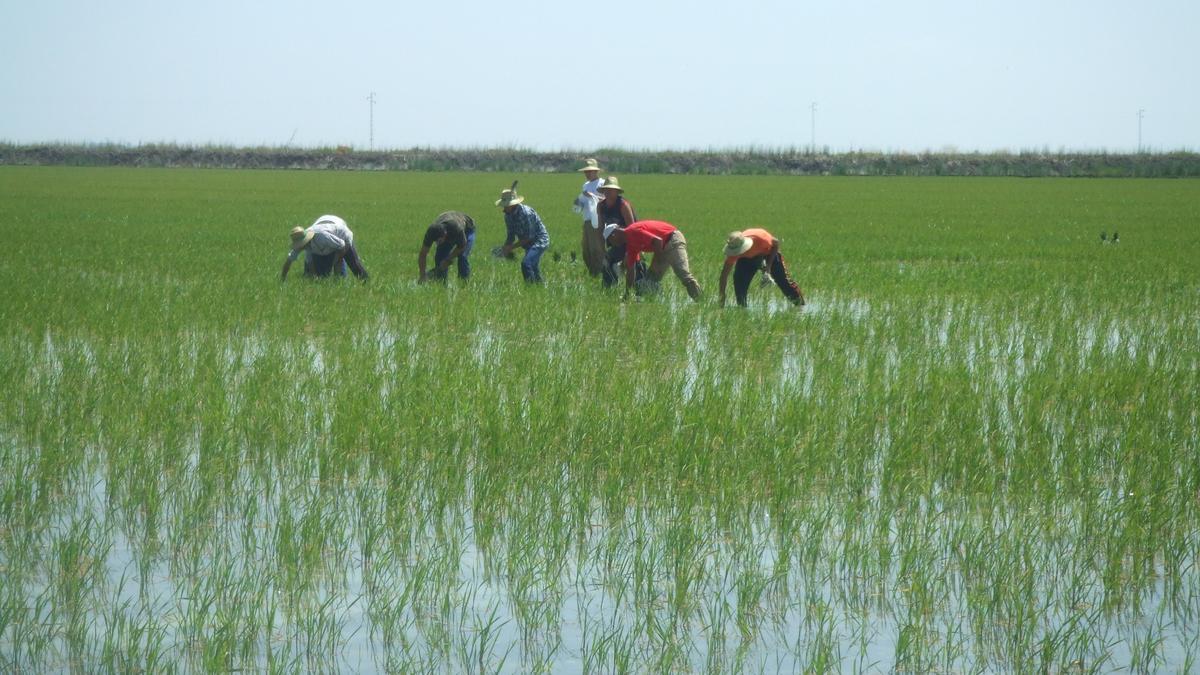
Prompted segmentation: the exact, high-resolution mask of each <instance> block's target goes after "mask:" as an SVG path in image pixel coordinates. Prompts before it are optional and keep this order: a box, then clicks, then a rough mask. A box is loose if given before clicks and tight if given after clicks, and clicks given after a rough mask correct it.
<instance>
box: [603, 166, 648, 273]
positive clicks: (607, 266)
mask: <svg viewBox="0 0 1200 675" xmlns="http://www.w3.org/2000/svg"><path fill="white" fill-rule="evenodd" d="M600 193H601V194H602V195H604V199H603V201H601V202H600V203H599V204H597V205H596V215H597V216H598V217H599V218H600V222H601V223H603V224H605V225H609V224H616V225H617V226H618V227H629V226H630V225H632V224H633V223H635V222H637V213H636V212H635V211H634V210H633V203H632V202H630V201H629V200H628V199H626V198H625V190H624V189H623V188H622V187H621V184H620V183H619V182H618V181H617V177H616V176H609V177H608V178H605V179H604V182H603V183H602V184H601V185H600ZM624 259H625V247H624V246H612V247H610V248H609V249H608V251H607V252H606V254H605V260H604V273H603V279H604V286H605V287H606V288H607V287H611V286H613V285H614V284H616V283H617V281H619V280H620V275H619V270H620V265H621V261H622V260H624ZM638 267H639V268H640V269H639V274H640V273H643V272H645V269H644V268H645V265H644V264H641V263H639V264H638Z"/></svg>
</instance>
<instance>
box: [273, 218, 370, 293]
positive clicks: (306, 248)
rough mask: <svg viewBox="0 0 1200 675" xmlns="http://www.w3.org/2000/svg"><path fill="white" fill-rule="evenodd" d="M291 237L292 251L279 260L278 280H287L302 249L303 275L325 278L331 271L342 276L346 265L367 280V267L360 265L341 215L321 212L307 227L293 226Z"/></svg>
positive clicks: (348, 230) (360, 260)
mask: <svg viewBox="0 0 1200 675" xmlns="http://www.w3.org/2000/svg"><path fill="white" fill-rule="evenodd" d="M291 239H292V250H291V252H290V253H289V254H288V257H287V260H285V261H284V262H283V272H281V273H280V280H281V281H287V275H288V269H290V268H291V266H292V263H293V262H295V261H296V259H297V258H299V257H300V253H301V252H304V276H306V277H327V276H330V275H331V274H333V273H334V272H335V271H336V272H337V274H339V275H340V276H346V266H349V267H350V271H352V272H354V276H356V277H358V278H359V279H361V280H363V281H366V280H367V278H368V274H367V270H366V269H364V268H363V265H362V259H361V258H359V257H358V250H357V249H355V248H354V233H353V232H351V231H350V228H349V227H347V225H346V221H344V220H342V219H341V218H339V217H337V216H332V215H325V216H321V217H320V218H317V220H316V222H314V223H313V224H312V225H310V226H308V227H307V228H304V227H294V228H292V232H291Z"/></svg>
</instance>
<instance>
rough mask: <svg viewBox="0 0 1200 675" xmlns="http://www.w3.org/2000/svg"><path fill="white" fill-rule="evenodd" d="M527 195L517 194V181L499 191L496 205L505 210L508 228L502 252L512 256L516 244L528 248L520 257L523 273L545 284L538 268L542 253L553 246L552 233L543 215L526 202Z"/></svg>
mask: <svg viewBox="0 0 1200 675" xmlns="http://www.w3.org/2000/svg"><path fill="white" fill-rule="evenodd" d="M524 201H525V198H524V197H522V196H520V195H518V194H517V181H513V184H512V187H511V188H509V189H507V190H504V191H502V192H501V193H500V199H497V200H496V206H499V207H500V208H501V209H503V210H504V227H505V230H506V231H507V235H506V238H505V240H504V245H503V246H501V247H500V255H501V256H503V257H505V258H507V257H510V256H511V255H512V250H513V247H514V246H520V247H521V248H524V249H525V257H524V258H522V259H521V275H522V276H523V277H525V281H528V282H529V283H538V284H540V283H542V272H541V269H540V267H539V265H540V263H541V260H542V254H543V253H545V252H546V249H547V248H549V247H550V233H549V232H547V231H546V225H545V224H543V223H542V218H541V216H539V215H538V213H537V211H534V210H533V208H532V207H530V206H528V205H526V204H524V203H523V202H524Z"/></svg>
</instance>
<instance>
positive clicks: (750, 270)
mask: <svg viewBox="0 0 1200 675" xmlns="http://www.w3.org/2000/svg"><path fill="white" fill-rule="evenodd" d="M731 269H732V270H733V294H734V297H736V298H737V304H738V306H739V307H745V306H746V292H747V291H749V290H750V282H751V281H753V280H754V275H755V274H756V273H757V272H758V271H759V270H760V269H762V270H764V273H765V272H770V275H769V278H771V279H773V280H774V281H775V285H776V286H779V290H781V291H783V295H784V297H786V298H787V299H788V300H790V301H791V302H792V304H793V305H796V306H797V307H802V306H804V293H803V292H801V290H800V287H799V286H797V285H796V282H795V281H792V277H791V275H790V274H789V273H788V268H787V265H786V264H785V263H784V262H783V255H781V254H780V253H779V240H778V239H776V238H775V237H774V236H772V235H771V233H770V232H767V231H766V230H763V229H761V228H750V229H748V230H742V231H741V232H730V233H729V238H728V239H726V240H725V267H724V268H723V269H722V270H721V290H720V294H719V296H718V301H719V302H720V304H721V306H722V307H724V306H725V284H726V282H727V281H728V279H729V270H731Z"/></svg>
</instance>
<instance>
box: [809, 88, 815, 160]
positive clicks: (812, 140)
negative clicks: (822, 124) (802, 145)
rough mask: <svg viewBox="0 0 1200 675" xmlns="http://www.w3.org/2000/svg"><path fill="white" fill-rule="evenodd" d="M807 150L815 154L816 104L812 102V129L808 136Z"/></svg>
mask: <svg viewBox="0 0 1200 675" xmlns="http://www.w3.org/2000/svg"><path fill="white" fill-rule="evenodd" d="M808 149H809V150H810V151H811V152H812V153H813V154H814V155H815V154H817V102H816V101H813V102H812V129H811V132H810V136H809V142H808Z"/></svg>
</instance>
